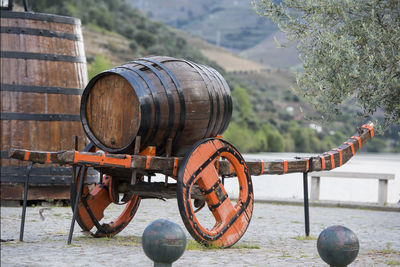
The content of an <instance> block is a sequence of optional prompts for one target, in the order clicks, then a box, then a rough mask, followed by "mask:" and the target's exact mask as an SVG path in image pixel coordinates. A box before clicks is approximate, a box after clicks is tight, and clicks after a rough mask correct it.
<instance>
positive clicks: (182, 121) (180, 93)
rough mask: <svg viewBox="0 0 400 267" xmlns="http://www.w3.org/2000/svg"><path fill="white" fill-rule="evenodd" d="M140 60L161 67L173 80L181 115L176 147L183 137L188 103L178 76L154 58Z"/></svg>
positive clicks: (175, 139)
mask: <svg viewBox="0 0 400 267" xmlns="http://www.w3.org/2000/svg"><path fill="white" fill-rule="evenodd" d="M139 60H144V61H148V62H151V63H153V64H155V65H157V66H159V67H160V68H161V69H162V70H164V71H165V72H166V73H167V74H168V75H169V77H170V78H171V80H172V82H173V83H174V85H175V88H176V91H177V92H178V97H179V104H180V113H179V127H178V130H177V133H176V135H175V138H174V140H173V142H172V143H173V145H175V144H176V143H177V142H178V141H179V139H180V136H181V135H182V132H183V129H184V127H185V121H186V102H185V96H184V94H183V91H182V88H181V85H180V83H179V81H178V79H177V78H176V76H175V75H174V74H173V73H172V71H171V70H170V69H168V67H167V66H165V65H164V64H162V63H161V62H159V61H157V60H154V59H152V58H140V59H139Z"/></svg>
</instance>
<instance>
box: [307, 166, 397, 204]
mask: <svg viewBox="0 0 400 267" xmlns="http://www.w3.org/2000/svg"><path fill="white" fill-rule="evenodd" d="M310 176H311V192H310V199H311V201H316V200H319V187H320V183H321V177H333V178H356V179H378V180H379V187H378V204H379V205H385V204H386V203H387V192H388V181H389V180H393V179H394V177H395V175H394V174H392V173H365V172H335V171H326V172H312V173H310Z"/></svg>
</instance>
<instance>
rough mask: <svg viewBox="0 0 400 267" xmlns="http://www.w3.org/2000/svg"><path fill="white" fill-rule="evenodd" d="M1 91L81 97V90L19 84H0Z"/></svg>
mask: <svg viewBox="0 0 400 267" xmlns="http://www.w3.org/2000/svg"><path fill="white" fill-rule="evenodd" d="M0 87H1V91H8V92H25V93H40V94H61V95H82V93H83V89H79V88H63V87H52V86H36V85H19V84H1V85H0Z"/></svg>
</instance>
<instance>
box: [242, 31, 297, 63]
mask: <svg viewBox="0 0 400 267" xmlns="http://www.w3.org/2000/svg"><path fill="white" fill-rule="evenodd" d="M239 55H240V56H242V57H244V58H247V59H250V60H254V61H258V62H260V63H261V64H264V65H268V66H273V67H275V68H290V67H293V66H297V65H299V64H301V62H300V60H299V58H298V53H297V50H296V45H295V44H293V43H289V42H288V41H287V39H286V38H285V35H284V33H282V32H276V33H273V34H271V35H270V36H268V37H266V38H265V39H264V40H262V41H261V42H260V43H258V44H257V45H255V46H253V47H250V48H248V49H245V50H242V51H240V52H239Z"/></svg>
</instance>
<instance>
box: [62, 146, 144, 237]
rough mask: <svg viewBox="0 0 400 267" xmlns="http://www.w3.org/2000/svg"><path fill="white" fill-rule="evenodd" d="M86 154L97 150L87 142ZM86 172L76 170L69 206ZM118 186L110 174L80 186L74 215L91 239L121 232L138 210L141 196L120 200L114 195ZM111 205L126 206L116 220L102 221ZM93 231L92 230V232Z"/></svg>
mask: <svg viewBox="0 0 400 267" xmlns="http://www.w3.org/2000/svg"><path fill="white" fill-rule="evenodd" d="M85 151H90V152H94V151H96V147H95V146H94V145H93V144H92V143H90V144H89V145H88V146H86V148H85ZM82 173H83V175H82ZM87 173H88V168H87V167H85V166H81V167H78V168H77V170H76V176H75V182H74V183H73V184H72V185H71V197H70V199H71V206H72V207H73V206H74V202H75V199H76V194H77V192H78V185H79V180H80V179H81V177H83V179H86V176H87ZM117 186H118V183H117V179H116V178H113V177H112V176H109V175H103V177H102V179H100V182H99V183H97V184H95V185H89V184H85V183H83V188H82V191H81V192H82V195H81V197H80V198H79V203H78V213H77V216H76V221H77V222H78V224H79V226H80V227H81V228H82V230H83V231H85V232H90V233H91V235H92V236H94V237H105V236H107V237H111V236H114V235H116V234H118V233H119V232H121V231H122V230H123V229H124V228H125V227H126V226H127V225H128V224H129V222H130V221H131V220H132V218H133V217H134V216H135V213H136V211H137V209H138V208H139V204H140V197H139V196H137V195H132V196H124V197H123V198H122V199H123V200H122V201H120V200H119V194H118V193H116V189H117V188H116V187H117ZM112 205H125V207H123V210H122V212H120V213H119V215H118V214H117V215H116V219H115V220H112V221H111V222H103V221H102V220H103V218H104V217H105V211H106V210H108V209H112V207H111V206H112ZM117 213H118V211H117ZM113 214H115V211H112V212H111V216H112V215H113ZM108 217H110V216H108ZM93 228H95V229H93ZM92 229H93V230H95V231H92Z"/></svg>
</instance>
